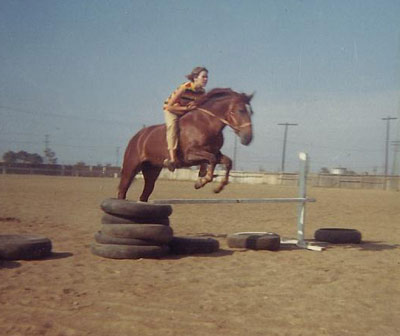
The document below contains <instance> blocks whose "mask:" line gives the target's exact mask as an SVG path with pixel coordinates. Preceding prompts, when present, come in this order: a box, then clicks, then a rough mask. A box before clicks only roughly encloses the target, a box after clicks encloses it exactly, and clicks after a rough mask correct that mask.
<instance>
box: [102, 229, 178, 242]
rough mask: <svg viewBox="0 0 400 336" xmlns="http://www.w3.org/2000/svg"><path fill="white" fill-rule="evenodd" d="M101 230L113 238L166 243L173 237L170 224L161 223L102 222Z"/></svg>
mask: <svg viewBox="0 0 400 336" xmlns="http://www.w3.org/2000/svg"><path fill="white" fill-rule="evenodd" d="M101 232H102V233H103V234H106V235H108V236H111V237H115V238H134V239H143V240H151V241H155V242H157V243H158V244H167V243H168V242H169V241H170V240H171V239H172V237H173V231H172V229H171V227H170V226H167V225H161V224H103V225H102V226H101Z"/></svg>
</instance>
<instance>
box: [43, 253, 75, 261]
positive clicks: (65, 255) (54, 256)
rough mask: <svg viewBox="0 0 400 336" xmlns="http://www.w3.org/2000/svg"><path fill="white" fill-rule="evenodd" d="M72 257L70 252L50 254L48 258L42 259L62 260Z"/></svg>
mask: <svg viewBox="0 0 400 336" xmlns="http://www.w3.org/2000/svg"><path fill="white" fill-rule="evenodd" d="M72 256H73V254H72V253H71V252H52V253H51V254H50V255H49V256H48V257H45V258H43V260H55V259H64V258H69V257H72Z"/></svg>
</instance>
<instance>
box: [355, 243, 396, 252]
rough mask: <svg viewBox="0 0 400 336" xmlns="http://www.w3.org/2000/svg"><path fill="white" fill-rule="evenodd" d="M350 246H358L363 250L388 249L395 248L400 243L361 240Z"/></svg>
mask: <svg viewBox="0 0 400 336" xmlns="http://www.w3.org/2000/svg"><path fill="white" fill-rule="evenodd" d="M348 246H349V248H358V249H359V250H361V251H376V252H378V251H387V250H395V249H397V248H399V247H400V244H385V243H383V242H381V241H361V243H360V244H352V245H348Z"/></svg>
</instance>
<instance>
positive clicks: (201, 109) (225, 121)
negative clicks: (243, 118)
mask: <svg viewBox="0 0 400 336" xmlns="http://www.w3.org/2000/svg"><path fill="white" fill-rule="evenodd" d="M196 110H199V111H201V112H204V113H206V114H208V115H209V116H212V117H214V118H217V119H218V120H219V121H220V122H222V123H223V124H225V125H227V126H229V127H231V128H232V129H234V130H235V131H240V129H241V128H243V127H247V126H251V122H247V123H244V124H241V125H239V126H234V125H232V124H231V123H230V122H229V121H228V120H226V119H223V118H221V117H218V116H217V115H216V114H215V113H213V112H211V111H209V110H206V109H204V108H201V107H197V108H196ZM233 119H234V118H233Z"/></svg>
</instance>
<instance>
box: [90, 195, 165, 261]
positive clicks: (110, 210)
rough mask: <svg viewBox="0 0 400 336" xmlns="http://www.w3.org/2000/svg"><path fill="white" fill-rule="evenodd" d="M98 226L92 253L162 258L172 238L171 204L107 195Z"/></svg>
mask: <svg viewBox="0 0 400 336" xmlns="http://www.w3.org/2000/svg"><path fill="white" fill-rule="evenodd" d="M100 207H101V209H102V210H103V211H104V215H103V217H102V220H101V224H102V225H101V230H100V231H99V232H97V233H96V234H95V236H94V238H95V242H94V243H93V244H92V246H91V251H92V253H93V254H95V255H98V256H101V257H104V258H112V259H140V258H161V257H163V256H165V255H167V254H168V253H169V250H170V248H169V245H168V244H169V242H170V241H171V240H172V238H173V230H172V228H171V227H170V225H169V224H170V223H169V216H170V215H171V213H172V207H171V206H170V205H159V204H149V203H143V202H132V201H127V200H118V199H114V198H109V199H106V200H104V201H103V202H102V203H101V205H100Z"/></svg>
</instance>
